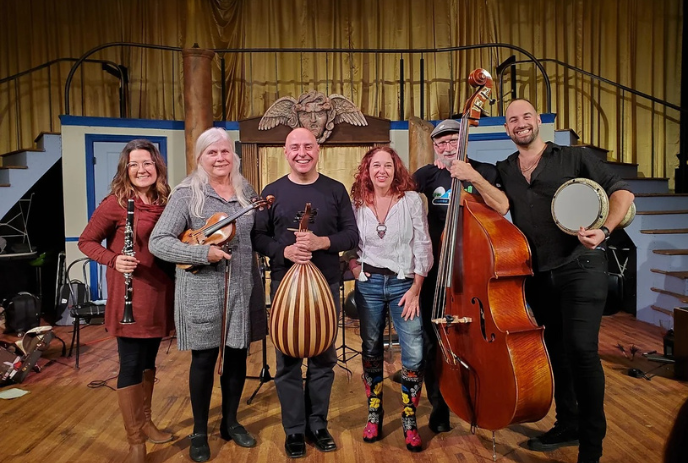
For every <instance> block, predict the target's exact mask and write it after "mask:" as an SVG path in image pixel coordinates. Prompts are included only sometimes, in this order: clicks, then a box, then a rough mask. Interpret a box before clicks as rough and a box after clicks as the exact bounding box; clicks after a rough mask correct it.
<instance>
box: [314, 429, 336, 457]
mask: <svg viewBox="0 0 688 463" xmlns="http://www.w3.org/2000/svg"><path fill="white" fill-rule="evenodd" d="M308 439H310V440H311V441H313V444H314V445H315V448H317V449H318V450H320V451H321V452H332V451H333V450H337V444H335V442H334V438H333V437H332V434H330V433H329V431H328V430H327V428H322V429H317V430H315V431H312V432H308Z"/></svg>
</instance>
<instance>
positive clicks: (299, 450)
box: [284, 434, 306, 458]
mask: <svg viewBox="0 0 688 463" xmlns="http://www.w3.org/2000/svg"><path fill="white" fill-rule="evenodd" d="M284 450H286V452H287V456H288V457H289V458H301V457H305V456H306V436H304V435H303V434H289V435H288V436H287V440H286V441H284Z"/></svg>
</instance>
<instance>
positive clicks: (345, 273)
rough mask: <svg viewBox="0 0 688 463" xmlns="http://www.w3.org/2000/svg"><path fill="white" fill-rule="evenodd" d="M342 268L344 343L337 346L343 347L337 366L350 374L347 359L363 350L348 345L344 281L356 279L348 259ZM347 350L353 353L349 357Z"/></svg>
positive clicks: (341, 288) (340, 285)
mask: <svg viewBox="0 0 688 463" xmlns="http://www.w3.org/2000/svg"><path fill="white" fill-rule="evenodd" d="M340 268H341V278H340V280H339V290H340V292H341V296H340V301H341V302H340V305H341V310H340V313H341V314H340V322H341V327H342V345H341V346H339V347H337V351H339V350H340V349H341V351H342V353H341V354H338V355H337V366H339V367H340V368H342V369H344V370H346V371H347V372H348V373H349V374H353V373H352V371H351V370H350V369H349V368H348V366H347V363H346V362H347V361H349V360H351V359H353V358H354V357H356V356H357V355H360V354H361V351H358V350H356V349H354V348H352V347H349V346H347V345H346V310H345V307H346V296H345V291H344V282H346V281H354V280H355V278H354V274H353V273H352V272H351V270H349V266H348V265H347V263H346V261H344V260H342V261H340ZM347 350H349V351H350V352H351V353H352V355H350V356H348V357H347ZM340 363H343V364H344V365H340Z"/></svg>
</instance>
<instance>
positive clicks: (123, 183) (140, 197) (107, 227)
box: [79, 139, 174, 462]
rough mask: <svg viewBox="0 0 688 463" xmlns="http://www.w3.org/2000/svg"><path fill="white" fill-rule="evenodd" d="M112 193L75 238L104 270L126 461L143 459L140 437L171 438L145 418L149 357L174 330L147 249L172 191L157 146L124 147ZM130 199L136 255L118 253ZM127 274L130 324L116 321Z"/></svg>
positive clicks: (168, 287)
mask: <svg viewBox="0 0 688 463" xmlns="http://www.w3.org/2000/svg"><path fill="white" fill-rule="evenodd" d="M110 190H111V191H110V194H109V195H108V196H107V197H106V198H105V199H104V200H103V202H102V203H100V206H98V208H97V209H96V210H95V212H94V213H93V216H92V217H91V220H90V221H89V222H88V225H86V228H85V229H84V231H83V233H82V234H81V236H80V237H79V249H80V250H81V252H83V253H84V254H86V255H87V256H88V257H90V258H91V259H93V260H94V261H96V262H98V263H100V264H102V265H105V266H107V272H106V281H107V288H108V301H107V305H106V307H105V327H106V329H107V330H108V331H109V332H110V333H111V334H112V335H114V336H115V337H116V339H117V349H118V352H119V376H118V377H117V397H118V399H119V407H120V410H121V412H122V418H123V419H124V427H125V429H126V431H127V440H128V441H129V455H128V459H127V461H128V462H143V461H145V458H146V444H145V442H146V439H148V440H150V441H151V442H153V443H156V444H159V443H163V442H168V441H170V440H172V437H173V436H172V434H170V433H168V432H163V431H160V430H159V429H158V428H157V427H156V426H155V425H154V424H153V422H152V421H151V400H152V397H153V384H154V383H155V358H156V356H157V355H158V349H159V347H160V342H161V341H162V338H163V337H165V336H168V335H169V334H170V332H171V331H172V330H173V329H174V321H173V303H174V282H173V280H172V278H171V272H169V271H168V269H165V268H164V266H166V265H167V264H164V263H162V261H159V260H157V259H156V258H155V257H154V256H153V255H152V254H151V253H150V251H149V250H148V240H149V238H150V235H151V232H152V231H153V227H154V226H155V224H156V222H157V221H158V219H159V218H160V215H161V214H162V211H163V209H164V208H165V204H166V203H167V196H168V195H169V194H170V187H169V186H168V184H167V168H166V166H165V162H164V160H163V158H162V156H160V152H159V151H158V149H157V148H156V147H155V145H153V144H152V143H151V142H150V141H148V140H143V139H139V140H132V141H130V142H129V143H127V145H126V146H125V147H124V149H123V150H122V153H121V154H120V156H119V164H118V165H117V173H116V174H115V176H114V178H113V179H112V184H111V188H110ZM129 199H133V200H134V240H133V241H134V254H135V257H133V256H125V255H123V254H122V249H123V248H124V228H125V224H126V220H127V202H128V200H129ZM103 240H106V246H103V245H102V244H101V243H102V241H103ZM125 273H131V274H132V285H133V294H134V296H133V298H132V304H133V305H132V307H133V313H134V318H135V319H136V323H133V324H121V323H119V321H120V320H121V319H122V316H123V313H124V291H125V284H124V274H125Z"/></svg>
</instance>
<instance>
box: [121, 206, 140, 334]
mask: <svg viewBox="0 0 688 463" xmlns="http://www.w3.org/2000/svg"><path fill="white" fill-rule="evenodd" d="M122 254H123V255H125V256H130V257H134V200H133V199H130V200H129V201H128V202H127V223H126V225H125V226H124V249H122ZM131 277H132V275H131V273H125V274H124V314H123V315H122V320H121V321H120V323H122V324H124V325H129V324H131V323H136V321H135V320H134V309H133V307H132V303H131V297H132V293H133V292H134V291H133V288H132V280H131Z"/></svg>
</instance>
